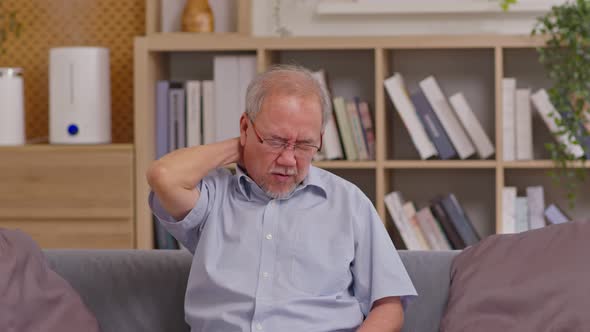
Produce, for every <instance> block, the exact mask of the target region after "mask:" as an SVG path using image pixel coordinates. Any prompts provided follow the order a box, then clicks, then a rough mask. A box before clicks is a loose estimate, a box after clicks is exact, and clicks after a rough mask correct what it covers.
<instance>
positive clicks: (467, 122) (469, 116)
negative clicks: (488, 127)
mask: <svg viewBox="0 0 590 332" xmlns="http://www.w3.org/2000/svg"><path fill="white" fill-rule="evenodd" d="M449 100H450V102H451V105H452V106H453V108H454V109H455V113H457V117H458V118H459V121H461V124H462V125H463V128H464V129H465V131H467V133H468V134H469V136H470V137H471V141H473V144H474V145H475V149H476V150H477V154H478V155H479V157H480V158H481V159H487V158H489V157H490V156H491V155H493V154H494V145H493V144H492V141H491V140H490V138H489V136H488V135H487V134H486V132H485V131H484V130H483V127H482V126H481V123H480V122H479V120H477V117H476V116H475V114H474V113H473V110H472V109H471V107H470V106H469V104H468V103H467V100H465V97H464V96H463V94H462V93H460V92H459V93H456V94H454V95H452V96H451V97H450V98H449Z"/></svg>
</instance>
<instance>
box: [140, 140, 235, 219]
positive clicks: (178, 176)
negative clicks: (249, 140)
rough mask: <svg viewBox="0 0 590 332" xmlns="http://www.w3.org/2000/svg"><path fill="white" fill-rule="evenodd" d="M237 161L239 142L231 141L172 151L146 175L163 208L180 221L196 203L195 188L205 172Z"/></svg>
mask: <svg viewBox="0 0 590 332" xmlns="http://www.w3.org/2000/svg"><path fill="white" fill-rule="evenodd" d="M239 158H240V142H239V139H237V138H234V139H230V140H226V141H222V142H219V143H214V144H208V145H200V146H196V147H190V148H184V149H179V150H176V151H173V152H171V153H169V154H167V155H165V156H163V157H162V158H160V159H159V160H157V161H154V162H153V164H152V165H151V166H150V169H149V170H148V172H147V174H146V176H147V180H148V183H149V185H150V187H151V188H152V190H153V191H154V192H155V193H156V195H158V198H159V200H160V202H161V204H162V206H163V207H164V209H166V211H168V213H170V215H172V216H173V217H174V218H176V219H177V220H180V219H182V218H183V217H184V216H185V215H186V214H187V213H188V212H189V211H190V209H192V207H193V206H194V204H195V203H196V201H197V200H198V198H199V195H200V193H199V191H198V190H197V189H196V186H197V184H198V183H199V182H200V181H201V180H202V179H203V178H204V177H205V176H206V175H207V173H209V172H210V171H211V170H213V169H215V168H217V167H221V166H224V165H227V164H230V163H233V162H237V161H238V160H239Z"/></svg>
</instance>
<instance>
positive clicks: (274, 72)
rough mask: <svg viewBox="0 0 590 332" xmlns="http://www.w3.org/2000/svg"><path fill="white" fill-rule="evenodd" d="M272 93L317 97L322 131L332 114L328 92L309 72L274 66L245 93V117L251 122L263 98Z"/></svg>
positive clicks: (253, 82)
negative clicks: (320, 108)
mask: <svg viewBox="0 0 590 332" xmlns="http://www.w3.org/2000/svg"><path fill="white" fill-rule="evenodd" d="M272 92H280V93H285V94H287V95H296V96H314V95H315V96H317V97H318V100H319V102H320V105H321V107H322V131H323V130H324V129H325V128H326V123H327V121H328V117H329V116H330V113H331V112H332V103H331V101H330V96H329V94H328V91H326V88H325V87H324V86H323V85H322V84H320V82H319V81H318V80H317V79H316V78H315V77H314V76H313V74H312V72H311V71H309V70H308V69H306V68H304V67H301V66H296V65H275V66H273V67H271V68H270V69H269V70H267V71H266V72H264V73H262V74H259V75H257V76H256V77H255V78H254V79H253V80H252V82H250V84H249V85H248V90H247V91H246V115H247V116H248V117H249V118H250V119H251V120H252V121H254V119H255V118H256V115H257V114H258V112H260V110H261V109H262V104H263V103H264V98H265V97H266V96H267V95H268V94H270V93H272Z"/></svg>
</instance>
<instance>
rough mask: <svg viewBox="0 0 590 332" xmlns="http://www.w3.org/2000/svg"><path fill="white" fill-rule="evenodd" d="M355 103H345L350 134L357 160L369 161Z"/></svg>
mask: <svg viewBox="0 0 590 332" xmlns="http://www.w3.org/2000/svg"><path fill="white" fill-rule="evenodd" d="M356 105H357V103H356V102H354V101H348V102H346V111H347V114H348V121H349V124H350V129H351V134H352V138H353V142H354V146H355V147H356V152H357V154H358V159H359V160H367V159H369V153H368V151H367V143H366V142H365V136H364V134H363V127H362V124H361V117H360V115H359V112H358V110H357V108H356Z"/></svg>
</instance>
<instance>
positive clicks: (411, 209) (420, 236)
mask: <svg viewBox="0 0 590 332" xmlns="http://www.w3.org/2000/svg"><path fill="white" fill-rule="evenodd" d="M402 208H403V210H404V213H405V214H406V217H407V218H408V221H409V223H410V228H411V229H412V231H413V232H414V235H415V236H416V239H417V240H418V244H419V245H420V249H421V250H431V249H432V248H433V247H431V246H430V244H429V243H428V240H427V239H426V236H425V235H424V230H423V228H422V227H421V226H420V224H419V222H418V219H417V218H416V207H415V206H414V203H413V202H405V203H404V204H403V206H402Z"/></svg>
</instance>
